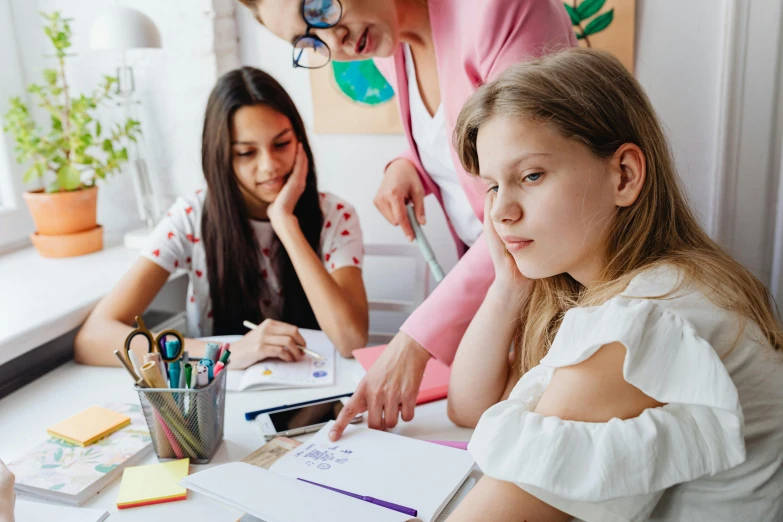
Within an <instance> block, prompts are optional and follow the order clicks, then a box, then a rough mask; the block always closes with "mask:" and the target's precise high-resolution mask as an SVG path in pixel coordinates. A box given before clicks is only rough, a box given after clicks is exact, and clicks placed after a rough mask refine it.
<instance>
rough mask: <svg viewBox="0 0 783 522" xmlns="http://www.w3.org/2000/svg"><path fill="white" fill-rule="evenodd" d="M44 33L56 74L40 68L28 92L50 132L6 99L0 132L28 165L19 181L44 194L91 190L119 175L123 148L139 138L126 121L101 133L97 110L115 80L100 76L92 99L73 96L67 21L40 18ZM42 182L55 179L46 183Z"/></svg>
mask: <svg viewBox="0 0 783 522" xmlns="http://www.w3.org/2000/svg"><path fill="white" fill-rule="evenodd" d="M41 15H42V16H43V18H44V19H45V23H44V32H45V33H46V36H47V37H48V39H49V41H51V43H52V45H53V46H54V49H55V57H56V59H57V68H56V69H44V71H43V80H44V83H43V84H32V85H30V86H29V87H28V88H27V92H28V93H30V94H31V95H32V96H33V97H34V99H35V100H36V103H37V105H38V107H40V108H41V109H43V110H44V111H45V113H46V114H48V116H49V128H48V129H44V128H42V127H41V126H39V125H37V124H36V122H35V120H34V119H33V117H32V115H31V114H30V110H29V108H28V106H27V105H26V104H25V103H24V102H23V101H22V99H21V98H20V97H18V96H17V97H14V98H11V100H10V109H9V110H8V112H7V113H6V114H5V126H4V127H3V130H4V131H6V132H10V133H11V134H12V135H13V137H14V141H15V147H14V151H15V152H16V161H17V162H19V163H25V162H27V161H31V162H32V163H31V165H30V167H29V168H28V169H27V171H26V172H25V174H24V182H25V183H28V182H30V181H32V180H33V179H35V178H39V179H43V180H44V182H45V185H46V191H47V192H58V191H67V190H79V189H82V188H88V187H92V186H93V185H94V184H95V182H96V180H98V179H105V178H106V176H108V175H110V174H114V173H116V172H118V171H119V170H120V168H121V166H122V164H123V163H125V162H127V161H128V148H127V146H128V144H129V142H130V141H136V139H137V138H138V136H140V134H141V127H140V124H139V122H138V121H136V120H133V119H126V120H125V121H123V122H121V123H117V124H115V125H113V126H112V128H111V129H109V130H104V129H103V128H102V126H101V123H100V121H98V120H97V119H96V112H97V109H98V107H99V106H100V105H101V104H103V103H105V102H107V101H109V100H111V99H112V97H113V92H112V87H115V86H116V85H117V78H116V77H113V76H104V77H103V81H102V82H101V84H100V85H99V86H98V88H97V89H95V91H94V92H93V94H92V95H91V96H87V95H84V94H81V95H79V96H73V95H72V93H71V92H70V91H69V86H68V81H67V77H66V74H65V58H66V57H68V56H71V55H70V54H68V49H69V48H70V47H71V25H70V22H71V19H69V18H63V17H62V16H61V15H60V13H59V12H54V13H51V14H46V13H41ZM44 178H54V179H53V181H52V182H51V183H46V179H44Z"/></svg>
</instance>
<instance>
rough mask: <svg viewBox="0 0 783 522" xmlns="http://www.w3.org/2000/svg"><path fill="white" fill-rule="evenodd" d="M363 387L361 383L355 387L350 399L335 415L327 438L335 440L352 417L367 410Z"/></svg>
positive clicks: (341, 434) (340, 435)
mask: <svg viewBox="0 0 783 522" xmlns="http://www.w3.org/2000/svg"><path fill="white" fill-rule="evenodd" d="M364 390H365V388H364V386H362V383H360V384H359V387H358V388H357V389H356V392H355V393H354V394H353V396H352V397H351V398H350V400H349V401H348V402H347V403H346V404H345V406H343V409H342V411H340V415H338V416H337V420H336V421H335V422H334V426H332V431H331V432H329V440H330V441H332V442H335V441H337V440H339V439H340V437H342V436H343V431H345V428H346V427H347V426H348V425H349V424H350V423H351V421H352V420H353V418H354V417H356V416H357V415H358V414H360V413H364V412H365V411H367V399H366V398H365V391H364Z"/></svg>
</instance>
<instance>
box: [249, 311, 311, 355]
mask: <svg viewBox="0 0 783 522" xmlns="http://www.w3.org/2000/svg"><path fill="white" fill-rule="evenodd" d="M242 325H243V326H244V327H245V328H247V329H248V330H255V329H256V328H258V325H257V324H254V323H251V322H250V321H242ZM296 347H297V348H299V349H300V350H302V351H303V352H304V353H305V355H309V356H310V357H312V358H313V359H315V360H316V361H323V360H324V356H323V355H321V354H320V353H318V352H314V351H312V350H309V349H307V348H305V347H304V346H299V345H298V344H297V345H296Z"/></svg>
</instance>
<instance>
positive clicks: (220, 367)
mask: <svg viewBox="0 0 783 522" xmlns="http://www.w3.org/2000/svg"><path fill="white" fill-rule="evenodd" d="M229 357H231V350H225V351H224V352H223V355H222V356H221V357H220V360H219V361H218V363H217V364H216V365H215V377H217V376H218V375H220V372H221V371H223V368H225V367H226V363H227V362H228V358H229Z"/></svg>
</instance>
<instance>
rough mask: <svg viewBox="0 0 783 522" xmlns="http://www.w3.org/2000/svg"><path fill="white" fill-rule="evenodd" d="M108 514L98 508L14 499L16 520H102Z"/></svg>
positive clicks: (24, 521)
mask: <svg viewBox="0 0 783 522" xmlns="http://www.w3.org/2000/svg"><path fill="white" fill-rule="evenodd" d="M108 516H109V513H108V512H107V511H101V510H99V509H87V508H75V507H68V506H60V505H54V504H46V503H43V502H32V501H29V500H25V499H22V498H17V499H16V506H15V507H14V518H15V519H16V522H43V521H44V520H46V521H49V520H51V521H55V520H56V521H57V522H103V520H106V517H108Z"/></svg>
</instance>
